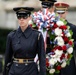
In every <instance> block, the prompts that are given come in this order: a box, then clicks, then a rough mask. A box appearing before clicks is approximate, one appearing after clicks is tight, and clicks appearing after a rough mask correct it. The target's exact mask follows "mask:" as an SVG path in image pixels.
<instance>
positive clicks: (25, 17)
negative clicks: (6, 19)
mask: <svg viewBox="0 0 76 75" xmlns="http://www.w3.org/2000/svg"><path fill="white" fill-rule="evenodd" d="M27 18H28V16H22V15H21V16H17V19H19V20H20V19H27Z"/></svg>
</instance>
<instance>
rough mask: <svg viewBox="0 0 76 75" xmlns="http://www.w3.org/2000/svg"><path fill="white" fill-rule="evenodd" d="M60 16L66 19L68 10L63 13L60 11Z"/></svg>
mask: <svg viewBox="0 0 76 75" xmlns="http://www.w3.org/2000/svg"><path fill="white" fill-rule="evenodd" d="M58 14H59V16H60V18H62V19H66V15H67V11H65V12H63V13H58Z"/></svg>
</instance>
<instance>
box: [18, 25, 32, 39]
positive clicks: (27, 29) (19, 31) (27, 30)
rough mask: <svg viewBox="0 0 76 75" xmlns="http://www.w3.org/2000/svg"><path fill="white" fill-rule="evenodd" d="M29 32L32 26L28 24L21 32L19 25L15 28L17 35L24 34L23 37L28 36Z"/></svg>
mask: <svg viewBox="0 0 76 75" xmlns="http://www.w3.org/2000/svg"><path fill="white" fill-rule="evenodd" d="M31 33H32V28H31V27H30V26H28V27H27V28H26V30H25V31H24V32H22V30H21V28H20V27H19V28H18V29H17V36H18V37H20V36H21V35H22V34H24V35H25V37H26V38H28V37H29V35H30V34H31Z"/></svg>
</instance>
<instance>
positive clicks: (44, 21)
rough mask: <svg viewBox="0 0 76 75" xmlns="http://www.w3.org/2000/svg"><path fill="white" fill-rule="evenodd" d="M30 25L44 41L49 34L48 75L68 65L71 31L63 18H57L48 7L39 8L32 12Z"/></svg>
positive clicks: (70, 50) (72, 44) (71, 47)
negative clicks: (40, 34)
mask: <svg viewBox="0 0 76 75" xmlns="http://www.w3.org/2000/svg"><path fill="white" fill-rule="evenodd" d="M32 17H33V20H32V23H31V21H30V25H31V26H32V27H33V28H37V29H38V30H39V31H41V32H42V34H43V37H44V41H45V43H46V40H45V38H46V35H47V34H48V35H49V38H50V45H51V47H52V50H51V51H50V52H49V53H47V54H46V70H47V72H48V74H49V75H53V74H54V73H59V72H60V70H61V69H62V68H65V67H66V65H69V63H70V60H71V58H72V56H73V55H72V53H73V46H74V43H73V39H72V35H73V32H72V31H71V30H70V27H69V26H68V25H67V22H66V21H65V20H63V19H59V17H58V16H56V14H55V13H51V14H50V12H49V11H48V9H44V10H43V11H42V10H40V11H38V12H34V13H33V14H32Z"/></svg>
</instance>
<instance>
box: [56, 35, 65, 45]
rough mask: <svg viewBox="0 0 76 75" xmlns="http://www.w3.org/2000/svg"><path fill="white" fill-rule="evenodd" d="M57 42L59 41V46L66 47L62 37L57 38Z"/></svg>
mask: <svg viewBox="0 0 76 75" xmlns="http://www.w3.org/2000/svg"><path fill="white" fill-rule="evenodd" d="M55 41H57V44H58V45H59V46H63V45H64V40H63V38H62V37H60V36H58V37H56V38H55Z"/></svg>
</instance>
